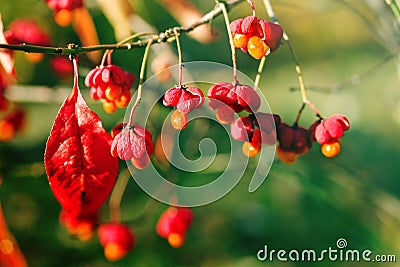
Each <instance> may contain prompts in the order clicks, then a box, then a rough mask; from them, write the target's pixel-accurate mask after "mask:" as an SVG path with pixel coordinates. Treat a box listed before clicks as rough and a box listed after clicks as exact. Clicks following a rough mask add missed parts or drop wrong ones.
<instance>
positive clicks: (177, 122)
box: [171, 109, 189, 130]
mask: <svg viewBox="0 0 400 267" xmlns="http://www.w3.org/2000/svg"><path fill="white" fill-rule="evenodd" d="M188 120H189V119H188V116H187V115H186V114H185V113H182V112H180V111H179V110H178V109H176V110H175V111H174V112H172V114H171V125H172V127H174V129H176V130H183V129H185V127H186V125H187V123H188Z"/></svg>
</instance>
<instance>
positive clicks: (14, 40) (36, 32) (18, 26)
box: [4, 19, 51, 63]
mask: <svg viewBox="0 0 400 267" xmlns="http://www.w3.org/2000/svg"><path fill="white" fill-rule="evenodd" d="M4 36H5V38H6V40H7V43H9V44H13V45H20V44H23V43H26V44H32V45H43V46H48V45H50V44H51V40H50V37H49V35H48V34H47V33H46V32H45V31H44V30H43V29H41V28H40V27H39V25H38V24H37V23H36V22H35V21H33V20H30V19H17V20H14V21H13V22H12V23H11V24H10V25H9V27H8V30H7V31H6V32H4ZM25 55H26V57H27V59H28V60H30V61H31V62H34V63H36V62H39V61H41V60H42V59H43V54H41V53H27V54H25Z"/></svg>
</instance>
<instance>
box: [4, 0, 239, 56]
mask: <svg viewBox="0 0 400 267" xmlns="http://www.w3.org/2000/svg"><path fill="white" fill-rule="evenodd" d="M242 2H243V0H231V1H227V2H226V3H225V4H226V6H227V7H234V6H236V5H237V4H239V3H242ZM221 14H222V9H221V6H220V5H216V6H215V7H214V8H213V9H212V10H211V11H210V12H208V13H207V14H205V15H204V16H203V17H202V18H200V19H199V20H197V21H195V22H194V23H192V24H190V25H188V26H180V27H177V29H178V32H179V33H182V32H184V33H189V32H191V31H193V30H194V29H196V28H197V27H199V26H201V25H203V24H206V23H209V22H210V21H212V20H213V19H214V18H215V17H217V16H219V15H221ZM171 37H174V33H173V29H172V28H170V29H167V30H165V31H164V32H162V33H160V34H159V35H154V36H153V38H151V39H146V40H138V41H135V42H130V43H126V44H103V45H95V46H86V47H75V46H73V48H71V47H70V46H68V47H48V46H40V45H29V44H25V43H23V44H21V45H9V44H0V49H1V48H4V49H9V50H15V51H23V52H26V53H44V54H55V55H78V54H82V53H88V52H93V51H99V50H131V49H132V48H135V47H143V46H145V45H147V44H148V43H149V42H151V43H152V44H157V43H166V42H170V41H171V40H173V38H171Z"/></svg>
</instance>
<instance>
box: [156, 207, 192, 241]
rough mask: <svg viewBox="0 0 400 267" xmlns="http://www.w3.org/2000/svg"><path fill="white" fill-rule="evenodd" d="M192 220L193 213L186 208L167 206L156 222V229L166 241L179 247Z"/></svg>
mask: <svg viewBox="0 0 400 267" xmlns="http://www.w3.org/2000/svg"><path fill="white" fill-rule="evenodd" d="M192 220H193V213H192V211H191V210H190V209H188V208H179V207H169V208H168V209H167V210H165V211H164V212H163V214H162V215H161V217H160V219H159V220H158V222H157V226H156V231H157V233H158V235H159V236H161V237H163V238H166V239H167V240H168V243H169V244H170V245H171V246H172V247H174V248H179V247H181V246H182V245H183V243H184V242H185V238H186V232H187V230H188V228H189V226H190V225H191V223H192Z"/></svg>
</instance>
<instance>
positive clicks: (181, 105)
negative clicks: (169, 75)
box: [163, 86, 204, 114]
mask: <svg viewBox="0 0 400 267" xmlns="http://www.w3.org/2000/svg"><path fill="white" fill-rule="evenodd" d="M203 103H204V95H203V92H202V91H201V90H200V89H199V88H197V87H184V86H180V87H173V88H170V89H168V90H167V92H165V95H164V99H163V104H164V105H165V106H173V107H177V109H178V110H179V111H180V112H182V113H185V114H187V113H189V112H190V111H192V110H193V109H197V108H200V107H201V106H202V105H203Z"/></svg>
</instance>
